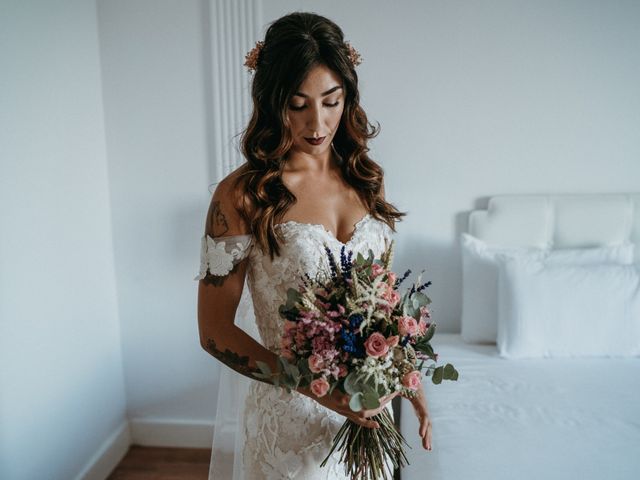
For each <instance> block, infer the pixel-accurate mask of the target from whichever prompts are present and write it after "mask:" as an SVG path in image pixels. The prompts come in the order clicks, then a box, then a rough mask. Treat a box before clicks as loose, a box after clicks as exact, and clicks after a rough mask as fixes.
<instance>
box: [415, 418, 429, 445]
mask: <svg viewBox="0 0 640 480" xmlns="http://www.w3.org/2000/svg"><path fill="white" fill-rule="evenodd" d="M418 434H419V435H420V437H421V438H422V447H423V448H424V449H425V450H431V419H430V418H429V417H428V416H427V417H420V427H419V429H418Z"/></svg>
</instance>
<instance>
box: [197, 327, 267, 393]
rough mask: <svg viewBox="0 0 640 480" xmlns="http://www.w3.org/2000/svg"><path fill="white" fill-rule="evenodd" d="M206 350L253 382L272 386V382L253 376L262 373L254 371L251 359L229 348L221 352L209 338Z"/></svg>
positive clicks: (257, 370)
mask: <svg viewBox="0 0 640 480" xmlns="http://www.w3.org/2000/svg"><path fill="white" fill-rule="evenodd" d="M206 350H207V352H209V353H210V354H211V355H213V356H214V357H215V358H217V359H218V360H220V361H221V362H222V363H224V364H225V365H227V366H228V367H230V368H232V369H234V370H235V371H236V372H238V373H241V374H242V375H246V376H247V377H250V378H251V379H253V380H258V381H259V382H264V383H268V384H269V385H271V382H269V381H267V380H265V379H263V378H257V377H254V376H253V374H254V373H260V370H259V369H253V368H251V367H250V366H249V357H243V356H240V355H238V354H237V353H235V352H232V351H231V350H229V349H228V348H227V349H225V351H224V352H222V351H220V350H219V349H218V347H217V346H216V342H215V341H214V340H213V339H212V338H207V346H206Z"/></svg>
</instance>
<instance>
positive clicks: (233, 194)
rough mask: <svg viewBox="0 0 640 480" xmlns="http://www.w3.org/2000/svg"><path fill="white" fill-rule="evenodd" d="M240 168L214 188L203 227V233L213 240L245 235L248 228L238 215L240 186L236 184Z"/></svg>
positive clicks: (240, 196)
mask: <svg viewBox="0 0 640 480" xmlns="http://www.w3.org/2000/svg"><path fill="white" fill-rule="evenodd" d="M239 173H240V168H237V169H236V170H234V171H233V172H231V173H229V174H228V175H227V176H226V177H224V178H223V179H222V180H221V181H220V182H219V183H218V185H217V186H216V189H215V191H214V192H213V196H212V197H211V203H210V204H209V211H208V212H207V220H206V225H205V233H206V234H207V235H209V236H211V237H213V238H216V237H223V236H229V235H245V234H248V233H249V228H248V225H247V224H246V222H245V221H244V219H243V218H242V215H241V214H240V212H241V210H240V208H241V205H242V195H243V192H242V186H241V184H240V183H238V182H237V179H238V177H239Z"/></svg>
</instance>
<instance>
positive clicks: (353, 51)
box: [344, 42, 362, 67]
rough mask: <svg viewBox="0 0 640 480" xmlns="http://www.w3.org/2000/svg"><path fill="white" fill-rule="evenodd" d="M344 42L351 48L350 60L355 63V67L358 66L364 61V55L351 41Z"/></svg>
mask: <svg viewBox="0 0 640 480" xmlns="http://www.w3.org/2000/svg"><path fill="white" fill-rule="evenodd" d="M344 43H345V44H346V45H347V48H348V49H349V60H351V63H352V64H353V66H354V67H357V66H358V65H360V64H361V63H362V57H361V56H360V54H359V53H358V51H357V50H356V49H355V48H353V46H352V45H351V44H350V43H349V42H344Z"/></svg>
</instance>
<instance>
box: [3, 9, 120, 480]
mask: <svg viewBox="0 0 640 480" xmlns="http://www.w3.org/2000/svg"><path fill="white" fill-rule="evenodd" d="M0 65H1V67H0V68H1V70H2V72H1V73H0V156H1V158H0V165H1V170H0V218H1V220H2V221H1V226H0V228H1V234H0V268H1V269H0V478H2V479H7V480H21V479H24V480H33V479H64V480H68V479H73V478H76V476H77V475H80V474H93V475H98V476H97V477H93V478H103V477H100V474H101V473H105V472H104V470H103V469H101V466H102V465H101V464H100V462H101V454H102V453H103V449H104V448H105V446H106V445H107V444H108V445H109V446H110V447H114V442H115V443H116V444H117V441H118V439H122V438H126V434H127V430H126V400H125V391H124V382H123V372H122V361H121V351H120V328H119V324H118V308H117V293H116V282H115V273H114V262H113V247H112V231H111V220H110V216H111V209H110V205H109V190H108V178H107V162H106V150H105V138H104V128H103V106H102V94H101V79H100V63H99V55H98V33H97V21H96V8H95V4H94V2H87V1H84V0H67V1H56V2H50V1H30V2H18V1H14V2H3V4H2V11H1V13H0ZM119 446H120V447H122V445H119ZM115 447H116V448H115V450H112V451H111V453H112V454H118V453H124V451H122V448H120V451H119V452H118V451H117V450H118V445H115ZM94 462H97V463H94ZM88 478H91V477H88Z"/></svg>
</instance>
